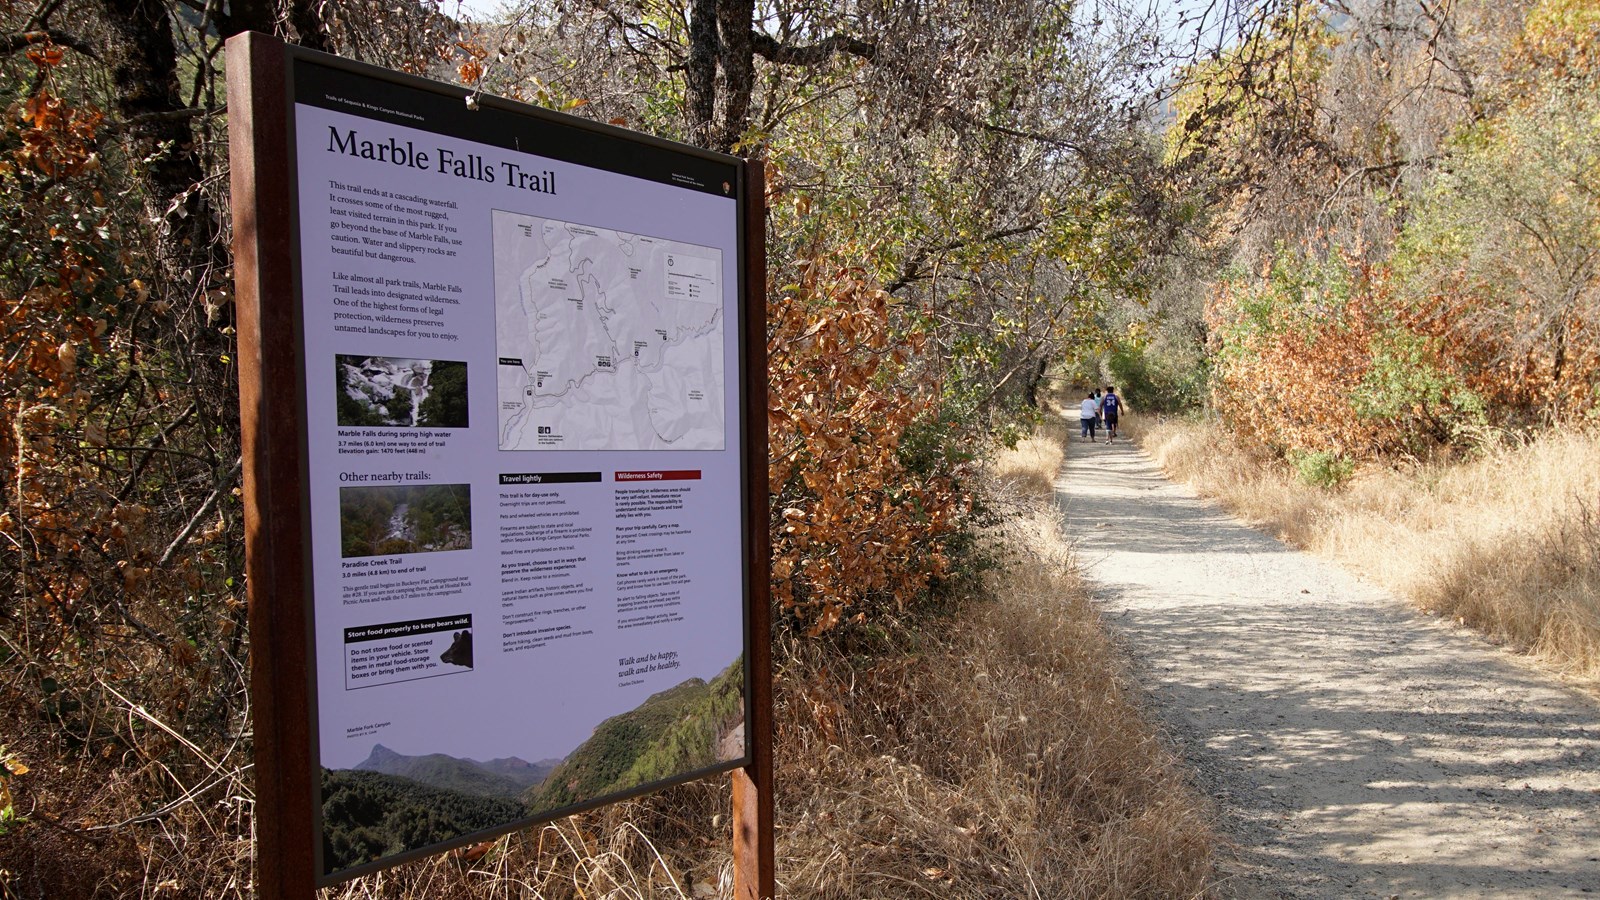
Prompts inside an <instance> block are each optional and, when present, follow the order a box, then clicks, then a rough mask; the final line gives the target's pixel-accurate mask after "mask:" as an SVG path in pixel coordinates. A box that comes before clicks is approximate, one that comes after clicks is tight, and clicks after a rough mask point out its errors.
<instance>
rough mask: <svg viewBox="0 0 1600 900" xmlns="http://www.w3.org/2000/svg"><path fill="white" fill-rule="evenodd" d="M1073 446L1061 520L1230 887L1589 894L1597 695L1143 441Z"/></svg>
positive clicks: (1595, 890) (1598, 766) (1340, 893)
mask: <svg viewBox="0 0 1600 900" xmlns="http://www.w3.org/2000/svg"><path fill="white" fill-rule="evenodd" d="M1070 451H1071V452H1070V453H1069V458H1068V461H1067V464H1066V466H1065V468H1064V469H1063V470H1062V474H1061V478H1060V480H1059V481H1058V482H1057V486H1056V489H1057V496H1058V499H1059V500H1060V502H1061V505H1062V507H1063V509H1064V511H1065V513H1066V517H1067V525H1068V531H1069V534H1071V535H1072V537H1073V540H1074V541H1075V542H1076V544H1077V548H1078V556H1079V560H1080V562H1081V563H1082V564H1083V566H1084V567H1085V569H1086V573H1087V575H1088V577H1089V579H1090V583H1091V585H1092V587H1093V590H1094V592H1095V596H1096V598H1097V599H1098V600H1100V601H1102V604H1103V605H1102V609H1103V611H1104V612H1105V614H1106V617H1107V619H1108V620H1109V621H1110V623H1111V624H1112V626H1113V628H1114V630H1116V631H1117V632H1118V633H1119V638H1120V639H1121V640H1122V641H1123V642H1124V644H1125V646H1126V648H1127V650H1128V652H1129V653H1130V654H1131V655H1132V656H1133V658H1134V660H1135V665H1136V667H1137V669H1138V671H1139V674H1140V676H1141V678H1142V680H1143V682H1144V684H1145V686H1146V688H1147V690H1148V691H1149V692H1150V694H1151V698H1152V703H1153V705H1154V707H1155V712H1156V715H1157V716H1158V717H1159V718H1160V719H1161V720H1162V721H1163V723H1164V725H1165V727H1166V729H1167V730H1168V732H1169V733H1170V734H1171V736H1172V739H1173V741H1174V743H1175V744H1176V746H1177V747H1178V748H1179V751H1180V752H1181V753H1183V754H1184V755H1185V756H1186V757H1187V759H1188V761H1189V762H1190V764H1191V765H1192V766H1193V767H1194V768H1195V770H1196V771H1197V772H1198V773H1199V774H1198V779H1199V782H1200V787H1201V789H1202V790H1205V791H1207V792H1209V793H1210V794H1211V796H1212V797H1214V798H1215V800H1216V802H1217V804H1218V805H1219V807H1220V808H1221V813H1222V816H1223V821H1224V828H1225V829H1226V830H1227V831H1228V832H1229V833H1230V834H1229V836H1230V837H1231V838H1232V840H1234V841H1235V842H1237V844H1238V853H1237V858H1236V859H1234V860H1230V861H1229V862H1228V863H1226V864H1225V866H1224V870H1225V874H1226V875H1227V876H1228V881H1227V886H1226V887H1225V891H1226V892H1227V893H1230V894H1232V895H1234V896H1238V897H1247V898H1265V897H1274V898H1277V897H1295V898H1301V897H1319V898H1320V897H1329V898H1334V897H1336V898H1347V897H1348V898H1357V897H1381V898H1394V897H1429V898H1453V897H1495V898H1511V897H1538V898H1553V897H1587V896H1600V705H1597V704H1596V703H1595V702H1594V701H1593V700H1591V699H1589V698H1588V697H1586V696H1584V695H1582V694H1580V693H1578V692H1576V691H1573V690H1571V689H1569V688H1566V687H1563V686H1562V685H1560V684H1559V683H1557V682H1555V681H1553V680H1552V679H1551V678H1550V677H1548V676H1545V675H1542V674H1540V673H1538V672H1536V671H1534V670H1532V669H1530V668H1529V667H1527V666H1525V665H1524V664H1522V663H1521V662H1519V661H1517V660H1516V659H1514V658H1513V657H1512V656H1510V655H1509V654H1507V653H1505V652H1503V651H1500V650H1498V649H1496V648H1494V647H1493V646H1491V645H1489V644H1488V643H1487V642H1485V641H1484V640H1482V639H1481V638H1479V637H1477V636H1476V635H1474V634H1472V633H1470V632H1467V631H1465V630H1463V629H1457V628H1453V627H1450V626H1447V625H1445V624H1443V623H1440V622H1439V621H1437V620H1436V619H1432V618H1429V617H1428V616H1425V615H1422V614H1419V613H1417V612H1414V611H1412V610H1411V609H1410V608H1409V607H1406V606H1404V605H1402V603H1401V602H1400V601H1398V600H1397V599H1395V598H1394V597H1393V596H1391V595H1389V594H1388V593H1386V592H1385V591H1383V590H1382V589H1380V588H1378V587H1376V586H1373V585H1370V584H1367V583H1364V582H1362V581H1360V580H1359V579H1357V578H1355V577H1353V576H1352V575H1350V574H1348V573H1347V572H1346V571H1345V570H1343V569H1341V568H1339V567H1337V566H1335V565H1334V564H1332V563H1328V562H1324V561H1322V560H1320V559H1318V558H1316V557H1313V556H1310V555H1308V554H1305V553H1301V552H1299V551H1295V550H1291V549H1289V548H1288V547H1286V546H1284V545H1283V544H1281V543H1279V542H1278V541H1276V540H1274V539H1273V538H1271V537H1268V536H1266V535H1263V534H1262V533H1260V532H1258V531H1255V530H1253V529H1251V528H1248V527H1246V526H1244V525H1242V524H1240V523H1239V522H1238V520H1236V519H1234V518H1232V517H1231V516H1230V515H1228V514H1227V513H1226V512H1223V511H1222V510H1220V509H1219V508H1218V507H1216V506H1214V505H1212V504H1210V503H1207V502H1205V501H1201V500H1198V499H1196V498H1195V496H1194V494H1193V493H1192V492H1190V491H1189V490H1188V489H1187V488H1185V487H1181V486H1177V485H1174V484H1172V483H1171V482H1169V481H1168V480H1167V479H1166V478H1165V477H1163V476H1162V474H1161V472H1160V470H1159V469H1157V468H1156V466H1155V465H1154V463H1152V462H1151V461H1150V459H1149V458H1148V457H1146V456H1145V455H1144V454H1143V453H1142V452H1141V451H1139V450H1138V449H1137V448H1136V447H1133V446H1131V445H1129V444H1114V445H1111V446H1106V445H1104V444H1099V445H1093V446H1091V445H1087V444H1080V443H1074V444H1073V445H1072V447H1071V448H1070Z"/></svg>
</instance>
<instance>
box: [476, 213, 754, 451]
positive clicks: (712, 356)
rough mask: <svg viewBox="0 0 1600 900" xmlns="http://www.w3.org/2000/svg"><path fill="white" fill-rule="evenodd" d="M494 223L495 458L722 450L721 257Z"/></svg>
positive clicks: (511, 219) (643, 241)
mask: <svg viewBox="0 0 1600 900" xmlns="http://www.w3.org/2000/svg"><path fill="white" fill-rule="evenodd" d="M493 218H494V264H495V284H496V287H495V294H496V296H495V329H496V342H497V346H498V353H499V366H498V370H499V385H500V409H499V414H500V449H501V450H721V449H723V447H724V436H723V418H722V416H723V344H722V340H723V335H722V324H723V323H722V301H723V296H722V253H721V251H720V250H717V249H715V248H712V247H701V246H697V245H694V244H685V243H681V242H678V241H669V240H664V239H662V238H654V237H649V236H646V235H639V234H626V233H623V232H619V231H611V230H608V229H605V228H594V227H591V226H588V225H579V224H576V223H572V222H561V221H557V220H555V219H544V218H538V217H535V216H526V215H521V214H518V213H509V212H504V211H500V210H496V211H495V212H494V213H493Z"/></svg>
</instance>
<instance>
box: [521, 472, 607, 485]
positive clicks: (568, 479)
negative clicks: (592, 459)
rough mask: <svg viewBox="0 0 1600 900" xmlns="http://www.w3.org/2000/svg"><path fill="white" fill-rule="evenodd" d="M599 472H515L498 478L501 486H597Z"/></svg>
mask: <svg viewBox="0 0 1600 900" xmlns="http://www.w3.org/2000/svg"><path fill="white" fill-rule="evenodd" d="M599 482H600V473H599V472H517V473H507V474H503V475H501V476H500V483H501V484H598V483H599Z"/></svg>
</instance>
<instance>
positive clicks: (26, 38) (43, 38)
mask: <svg viewBox="0 0 1600 900" xmlns="http://www.w3.org/2000/svg"><path fill="white" fill-rule="evenodd" d="M38 44H56V45H57V46H61V47H70V48H71V49H73V50H76V51H78V52H79V53H82V54H83V55H84V56H87V57H89V58H90V59H96V60H97V59H99V58H100V55H99V54H98V53H95V52H94V48H93V47H91V46H89V44H88V42H86V41H84V39H83V38H80V37H78V36H77V35H75V34H73V33H72V32H70V31H62V30H61V29H59V28H38V29H35V30H33V31H21V32H17V33H16V34H8V35H5V36H4V37H0V52H5V53H16V52H17V51H18V50H26V49H27V48H29V47H32V46H35V45H38Z"/></svg>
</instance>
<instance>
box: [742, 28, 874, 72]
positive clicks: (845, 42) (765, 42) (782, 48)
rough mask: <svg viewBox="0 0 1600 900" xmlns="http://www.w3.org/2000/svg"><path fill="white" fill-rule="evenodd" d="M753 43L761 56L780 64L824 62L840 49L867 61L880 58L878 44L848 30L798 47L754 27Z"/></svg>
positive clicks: (814, 63)
mask: <svg viewBox="0 0 1600 900" xmlns="http://www.w3.org/2000/svg"><path fill="white" fill-rule="evenodd" d="M750 46H751V49H753V50H755V52H756V55H757V56H760V57H762V58H763V59H765V60H767V61H768V62H772V63H776V64H778V65H780V66H820V65H822V64H823V63H825V62H827V61H828V60H829V59H831V58H833V56H834V54H837V53H848V54H850V55H851V56H859V57H861V58H862V59H864V60H866V61H867V62H875V61H876V60H877V58H878V45H877V44H874V43H870V42H868V41H860V40H856V39H855V38H853V37H850V36H849V35H844V34H834V35H829V36H828V37H826V38H823V39H822V40H821V41H818V42H817V43H815V44H809V45H806V46H804V47H797V46H795V45H794V44H780V43H778V39H777V38H774V37H772V36H771V35H769V34H764V33H762V32H760V31H756V30H754V29H752V30H751V32H750Z"/></svg>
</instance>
